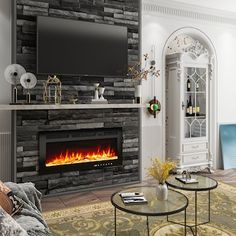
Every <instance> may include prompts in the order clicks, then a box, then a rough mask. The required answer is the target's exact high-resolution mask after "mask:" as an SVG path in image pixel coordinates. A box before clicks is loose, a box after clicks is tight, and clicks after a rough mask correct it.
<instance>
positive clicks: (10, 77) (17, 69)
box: [4, 64, 26, 104]
mask: <svg viewBox="0 0 236 236" xmlns="http://www.w3.org/2000/svg"><path fill="white" fill-rule="evenodd" d="M25 73H26V70H25V68H24V67H23V66H21V65H19V64H11V65H9V66H7V68H6V69H5V71H4V77H5V79H6V81H7V82H8V83H10V84H12V85H13V89H12V104H16V103H17V102H18V101H17V84H18V83H19V80H20V78H21V76H22V75H23V74H25Z"/></svg>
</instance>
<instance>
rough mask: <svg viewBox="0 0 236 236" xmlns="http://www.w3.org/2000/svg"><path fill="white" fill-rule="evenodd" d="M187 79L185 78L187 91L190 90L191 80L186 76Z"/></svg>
mask: <svg viewBox="0 0 236 236" xmlns="http://www.w3.org/2000/svg"><path fill="white" fill-rule="evenodd" d="M187 78H188V80H187V91H188V92H189V91H190V90H191V82H190V79H189V76H187Z"/></svg>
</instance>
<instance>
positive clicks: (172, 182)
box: [166, 175, 218, 191]
mask: <svg viewBox="0 0 236 236" xmlns="http://www.w3.org/2000/svg"><path fill="white" fill-rule="evenodd" d="M176 177H181V175H171V176H170V177H169V178H168V179H167V180H166V184H167V185H168V186H170V187H173V188H177V189H183V190H188V191H206V190H211V189H214V188H216V187H217V185H218V183H217V181H216V180H214V179H212V178H209V177H206V176H202V175H191V178H193V179H196V180H197V183H187V184H186V183H182V182H181V181H179V180H177V179H176Z"/></svg>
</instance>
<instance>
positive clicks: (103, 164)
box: [94, 162, 113, 167]
mask: <svg viewBox="0 0 236 236" xmlns="http://www.w3.org/2000/svg"><path fill="white" fill-rule="evenodd" d="M104 166H113V163H112V162H106V163H99V164H95V165H94V167H104Z"/></svg>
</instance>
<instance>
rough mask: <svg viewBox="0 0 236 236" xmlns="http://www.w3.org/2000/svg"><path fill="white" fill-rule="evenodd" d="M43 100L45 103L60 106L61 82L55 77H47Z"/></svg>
mask: <svg viewBox="0 0 236 236" xmlns="http://www.w3.org/2000/svg"><path fill="white" fill-rule="evenodd" d="M43 100H44V102H45V103H55V104H61V81H60V80H59V79H58V78H57V76H56V75H54V76H53V77H51V76H48V79H47V81H46V82H45V83H44V93H43Z"/></svg>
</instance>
